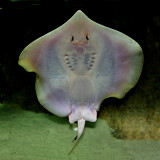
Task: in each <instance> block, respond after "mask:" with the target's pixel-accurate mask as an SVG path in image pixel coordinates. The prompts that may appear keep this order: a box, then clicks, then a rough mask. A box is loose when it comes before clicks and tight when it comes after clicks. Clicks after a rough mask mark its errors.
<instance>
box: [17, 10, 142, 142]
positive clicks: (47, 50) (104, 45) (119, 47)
mask: <svg viewBox="0 0 160 160" xmlns="http://www.w3.org/2000/svg"><path fill="white" fill-rule="evenodd" d="M19 64H20V65H21V66H22V67H24V68H25V69H26V70H27V71H29V72H35V73H36V74H37V78H36V93H37V97H38V100H39V102H40V103H41V105H42V106H44V107H45V108H46V109H47V110H48V111H50V112H52V113H53V114H55V115H57V116H61V117H65V116H69V122H70V123H74V122H75V121H78V136H77V141H78V139H79V137H80V136H81V134H82V132H83V129H84V126H85V121H90V122H95V121H96V119H97V111H98V110H99V105H100V103H101V101H102V100H103V99H104V98H108V97H117V98H122V97H123V96H124V95H125V94H126V93H127V92H128V91H129V90H130V89H131V88H132V87H134V85H135V84H136V83H137V81H138V79H139V76H140V73H141V70H142V64H143V54H142V49H141V47H140V46H139V45H138V43H137V42H135V41H134V40H133V39H131V38H130V37H128V36H126V35H125V34H123V33H121V32H118V31H116V30H113V29H111V28H108V27H105V26H102V25H100V24H98V23H95V22H93V21H92V20H91V19H89V18H88V17H87V16H86V15H85V14H84V13H83V12H82V11H77V12H76V13H75V14H74V15H73V17H72V18H71V19H69V20H68V21H67V22H66V23H65V24H63V25H62V26H60V27H59V28H57V29H55V30H53V31H52V32H50V33H48V34H46V35H44V36H42V37H40V38H39V39H37V40H35V41H34V42H32V43H31V44H29V45H28V46H27V47H26V48H25V49H24V50H23V52H22V53H21V55H20V57H19Z"/></svg>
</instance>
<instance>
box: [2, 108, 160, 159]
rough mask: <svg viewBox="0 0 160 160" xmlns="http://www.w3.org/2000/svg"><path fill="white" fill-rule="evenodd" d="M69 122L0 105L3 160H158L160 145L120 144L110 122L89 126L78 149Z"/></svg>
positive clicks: (153, 143)
mask: <svg viewBox="0 0 160 160" xmlns="http://www.w3.org/2000/svg"><path fill="white" fill-rule="evenodd" d="M74 127H75V125H74V126H72V125H70V124H69V122H68V118H60V117H57V116H54V115H53V116H50V115H48V114H46V113H35V112H31V111H25V110H21V109H18V108H16V107H13V106H5V105H0V160H67V159H69V160H97V159H98V160H159V159H160V141H154V140H145V141H144V140H118V139H115V138H113V137H112V136H111V134H110V133H111V129H110V128H109V126H108V124H107V122H106V121H105V120H102V119H100V118H99V119H98V120H97V122H96V123H89V122H88V123H87V124H86V128H85V131H84V134H83V136H82V137H81V139H80V141H79V143H78V145H77V146H76V148H75V149H74V151H73V152H72V154H71V155H70V156H68V155H67V154H68V152H69V150H70V149H71V148H72V146H73V143H72V140H73V139H74V137H75V136H76V134H77V133H76V131H74Z"/></svg>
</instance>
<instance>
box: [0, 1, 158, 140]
mask: <svg viewBox="0 0 160 160" xmlns="http://www.w3.org/2000/svg"><path fill="white" fill-rule="evenodd" d="M79 9H80V10H82V11H83V12H84V13H85V14H86V15H87V16H88V17H89V18H91V19H92V20H93V21H95V22H97V23H100V24H102V25H104V26H107V27H110V28H113V29H116V30H118V31H121V32H123V33H125V34H127V35H128V36H130V37H131V38H133V39H134V40H136V41H137V42H138V43H139V44H140V46H141V47H142V49H143V52H144V67H143V71H142V75H141V77H140V80H139V82H138V84H137V85H136V87H134V89H132V90H131V91H130V92H129V93H128V94H127V95H126V97H125V98H123V99H122V100H117V99H115V98H109V99H108V100H105V101H104V102H103V103H102V106H101V111H100V112H103V113H104V114H102V117H104V118H105V117H114V114H115V112H116V113H117V112H118V115H119V116H120V117H121V116H122V115H123V116H125V113H128V112H131V113H132V114H139V113H141V114H142V115H143V116H142V117H143V118H144V119H145V121H146V123H147V124H146V125H149V123H150V119H154V118H153V117H154V116H155V114H156V115H157V116H158V117H156V120H157V119H158V118H160V111H159V107H160V100H159V95H160V63H159V62H160V3H159V2H158V0H157V1H132V0H131V1H123V0H92V1H85V0H81V1H78V0H77V1H76V0H59V1H48V0H41V1H40V0H34V1H33V0H30V1H20V0H19V1H18V0H11V1H9V0H3V1H0V102H1V103H2V102H3V103H8V104H16V105H18V106H20V107H21V108H23V109H27V110H32V111H36V112H41V111H43V112H46V113H47V111H46V110H45V109H43V107H41V106H40V105H39V103H38V101H37V99H36V95H35V90H34V83H35V74H34V73H27V72H26V71H25V70H24V69H23V68H21V67H20V66H18V63H17V62H18V57H19V55H20V53H21V51H22V50H23V49H24V48H25V47H26V46H27V45H28V44H29V43H31V42H32V41H33V40H35V39H37V38H39V37H40V36H42V35H44V34H46V33H48V32H50V31H52V30H54V29H56V28H57V27H59V26H60V25H62V24H63V23H65V22H66V21H67V20H68V19H69V18H70V17H71V16H72V15H73V14H74V13H75V12H76V11H77V10H79ZM104 106H108V107H104ZM124 111H125V113H124ZM128 114H129V113H128ZM106 115H107V116H106ZM106 119H107V118H106ZM120 119H121V118H119V121H121V120H120ZM107 120H108V121H109V123H110V125H111V126H112V127H113V128H114V129H116V128H117V127H118V128H120V126H115V123H114V122H113V121H114V120H113V118H110V119H107ZM117 121H118V120H117ZM148 121H149V122H148ZM158 122H159V121H158V120H157V121H156V122H155V119H154V120H153V123H154V124H155V123H156V127H158V128H160V125H158ZM159 124H160V123H159ZM119 125H120V124H119ZM118 132H120V129H118ZM119 135H122V134H119ZM117 137H118V136H117ZM121 137H122V136H121ZM126 137H127V136H126Z"/></svg>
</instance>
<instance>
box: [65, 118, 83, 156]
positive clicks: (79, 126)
mask: <svg viewBox="0 0 160 160" xmlns="http://www.w3.org/2000/svg"><path fill="white" fill-rule="evenodd" d="M84 126H85V120H84V119H80V120H79V121H78V136H77V139H76V142H75V144H74V146H73V147H72V149H71V150H70V152H69V153H68V155H70V154H71V153H72V151H73V149H74V148H75V146H76V144H77V142H78V140H79V138H80V137H81V135H82V133H83V130H84Z"/></svg>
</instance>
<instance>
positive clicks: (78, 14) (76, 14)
mask: <svg viewBox="0 0 160 160" xmlns="http://www.w3.org/2000/svg"><path fill="white" fill-rule="evenodd" d="M75 16H76V17H86V15H85V14H84V13H83V12H82V11H81V10H78V11H77V12H76V13H75Z"/></svg>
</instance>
